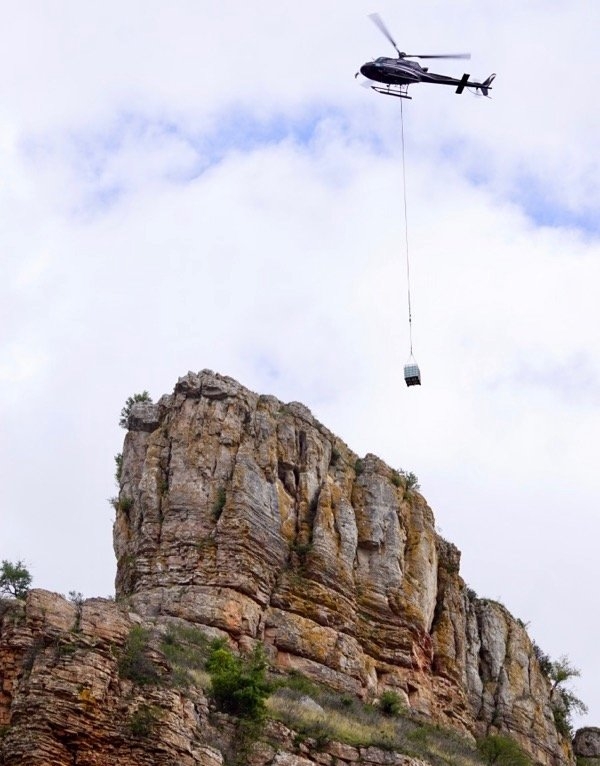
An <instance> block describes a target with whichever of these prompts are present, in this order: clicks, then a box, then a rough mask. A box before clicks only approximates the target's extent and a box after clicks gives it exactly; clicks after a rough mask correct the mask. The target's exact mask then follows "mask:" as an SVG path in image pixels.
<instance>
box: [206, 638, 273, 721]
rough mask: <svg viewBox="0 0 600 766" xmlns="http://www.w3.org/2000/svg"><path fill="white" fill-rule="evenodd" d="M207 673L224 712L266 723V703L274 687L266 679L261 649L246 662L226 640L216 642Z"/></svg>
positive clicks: (208, 661) (217, 701)
mask: <svg viewBox="0 0 600 766" xmlns="http://www.w3.org/2000/svg"><path fill="white" fill-rule="evenodd" d="M206 669H207V670H208V672H209V674H210V680H211V689H210V691H211V694H212V697H213V699H214V700H215V702H216V704H217V707H218V708H219V709H220V710H222V711H223V712H224V713H230V714H231V715H235V716H238V717H239V718H245V719H251V720H254V721H262V720H263V719H264V716H265V711H266V708H265V699H266V698H267V696H268V695H269V693H270V692H271V688H272V687H271V684H270V683H269V682H268V681H267V678H266V669H267V662H266V659H265V655H264V651H263V649H262V647H261V646H260V645H257V647H256V648H255V649H254V651H253V652H252V654H251V655H250V657H248V658H243V657H239V656H238V655H235V654H234V653H233V652H232V651H231V650H230V649H229V648H228V647H227V646H226V644H225V642H224V641H223V640H216V641H213V642H212V644H211V651H210V654H209V657H208V660H207V662H206Z"/></svg>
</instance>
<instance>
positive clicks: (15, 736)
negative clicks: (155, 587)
mask: <svg viewBox="0 0 600 766" xmlns="http://www.w3.org/2000/svg"><path fill="white" fill-rule="evenodd" d="M0 607H2V609H1V613H0V681H1V688H2V693H1V696H0V764H2V766H50V764H51V765H52V766H115V765H117V766H225V765H226V763H228V762H229V763H232V762H235V763H241V762H242V761H240V759H239V753H240V747H241V742H240V733H239V729H238V726H237V724H236V721H235V720H234V719H231V718H230V717H228V716H225V715H223V714H219V713H216V712H215V711H214V710H211V709H210V707H209V700H208V699H207V697H206V695H205V693H204V692H203V691H202V689H201V688H199V687H195V686H191V687H187V688H186V689H185V690H181V689H178V688H174V687H173V686H172V685H169V684H168V683H160V682H159V683H153V684H144V685H140V684H138V683H135V682H134V681H132V680H128V679H127V678H126V677H124V676H123V673H122V672H120V671H119V661H120V658H122V657H123V652H124V650H125V644H126V641H127V637H128V636H129V635H130V633H131V631H132V629H135V628H140V627H143V624H142V621H141V619H140V617H139V616H138V615H136V614H134V613H131V612H129V611H128V609H127V607H126V606H124V605H118V604H115V603H114V602H111V601H108V600H106V599H90V600H88V601H85V602H84V603H82V604H73V603H71V602H69V601H67V600H66V599H64V598H63V597H62V596H60V595H58V594H56V593H49V592H48V591H43V590H34V591H32V592H31V593H30V594H29V596H28V598H27V601H26V602H17V601H14V600H13V601H10V602H7V601H2V600H0ZM146 627H147V628H148V630H150V629H154V633H155V634H157V635H158V636H160V626H158V628H157V627H156V626H155V625H151V624H149V623H148V624H147V625H146ZM159 648H160V642H157V646H156V647H154V648H153V647H150V648H149V650H148V653H147V654H148V659H149V660H150V661H151V662H152V667H153V669H154V671H156V672H157V673H158V674H159V675H163V676H164V678H165V679H166V678H167V676H168V672H169V668H168V666H167V664H166V663H165V659H164V656H163V655H162V654H161V652H160V651H159ZM247 750H248V752H247V756H245V758H244V760H243V762H244V763H245V764H247V766H313V764H317V763H318V764H321V766H350V764H353V765H355V764H357V763H362V764H366V765H367V766H371V765H372V766H425V765H424V764H423V763H422V762H419V761H416V760H415V759H412V758H408V757H407V756H405V755H401V754H396V753H390V752H384V751H383V750H380V749H378V748H376V747H350V746H348V745H345V744H341V743H336V742H329V743H327V744H326V745H324V744H323V743H321V744H319V745H318V746H317V744H316V743H315V742H313V741H311V740H310V739H303V741H302V742H299V738H298V737H297V735H296V733H295V732H293V731H291V730H290V729H288V728H286V727H285V726H283V725H282V724H280V723H277V722H275V721H270V722H268V723H267V725H266V727H265V730H264V731H263V732H262V734H261V737H260V739H259V740H257V741H254V742H251V743H250V745H249V746H248V748H247Z"/></svg>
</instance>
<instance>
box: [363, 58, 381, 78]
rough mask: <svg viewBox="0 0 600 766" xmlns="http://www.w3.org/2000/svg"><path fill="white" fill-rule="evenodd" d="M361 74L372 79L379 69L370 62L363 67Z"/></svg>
mask: <svg viewBox="0 0 600 766" xmlns="http://www.w3.org/2000/svg"><path fill="white" fill-rule="evenodd" d="M360 73H361V74H362V75H364V76H365V77H368V78H370V79H372V78H373V75H375V74H376V73H377V67H376V66H375V64H373V62H371V61H369V62H368V63H366V64H363V65H362V66H361V68H360Z"/></svg>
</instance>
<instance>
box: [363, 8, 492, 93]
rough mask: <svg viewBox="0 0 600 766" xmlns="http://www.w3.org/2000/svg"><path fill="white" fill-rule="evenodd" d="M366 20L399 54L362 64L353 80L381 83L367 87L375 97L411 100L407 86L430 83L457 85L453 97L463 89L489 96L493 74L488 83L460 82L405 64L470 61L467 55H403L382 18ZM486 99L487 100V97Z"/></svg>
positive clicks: (373, 16) (463, 79)
mask: <svg viewBox="0 0 600 766" xmlns="http://www.w3.org/2000/svg"><path fill="white" fill-rule="evenodd" d="M369 18H370V19H371V20H372V21H373V23H374V24H375V26H376V27H377V28H378V29H379V31H380V32H382V33H383V34H384V35H385V37H386V38H387V39H388V40H389V41H390V42H391V44H392V45H393V46H394V48H395V49H396V51H397V53H398V58H395V59H392V58H385V57H383V56H382V57H381V58H378V59H375V60H374V61H370V62H369V63H367V64H363V66H361V68H360V72H357V73H356V74H355V75H354V77H355V78H356V77H358V75H359V74H362V75H364V76H365V77H366V78H368V79H369V80H374V81H375V82H377V83H383V85H370V86H369V87H371V88H372V89H373V90H374V91H376V92H377V93H383V95H385V96H397V97H398V98H412V96H409V95H408V93H407V90H408V86H409V85H412V84H413V83H416V82H432V83H437V84H438V85H456V93H462V92H463V90H464V89H465V88H474V89H475V91H476V92H481V93H482V94H483V95H484V96H488V92H489V91H490V89H491V87H492V82H493V80H494V77H495V76H496V75H495V74H491V75H490V76H489V77H488V78H487V80H484V81H483V82H476V81H474V80H469V77H470V75H468V74H463V76H462V77H461V78H460V79H456V78H455V77H448V76H446V75H443V74H433V72H430V71H429V70H428V68H427V67H422V66H421V65H420V64H419V63H418V62H416V61H407V59H409V58H414V59H470V58H471V54H470V53H440V54H437V55H425V54H423V55H418V54H416V53H403V52H402V51H401V50H400V49H399V48H398V46H397V45H396V42H395V41H394V38H393V37H392V36H391V34H390V33H389V31H388V28H387V27H386V26H385V24H384V23H383V20H382V18H381V17H380V16H379V14H378V13H371V14H370V15H369ZM488 98H489V96H488Z"/></svg>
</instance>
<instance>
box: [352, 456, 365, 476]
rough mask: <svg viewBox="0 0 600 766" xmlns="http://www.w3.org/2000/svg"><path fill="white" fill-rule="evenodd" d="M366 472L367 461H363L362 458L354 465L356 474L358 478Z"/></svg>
mask: <svg viewBox="0 0 600 766" xmlns="http://www.w3.org/2000/svg"><path fill="white" fill-rule="evenodd" d="M364 471H365V461H364V460H361V459H360V458H357V460H356V462H355V463H354V473H355V474H356V475H357V476H360V475H361V474H362V473H364Z"/></svg>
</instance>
